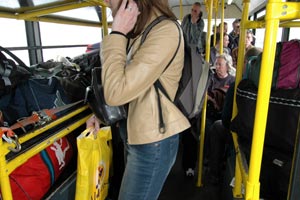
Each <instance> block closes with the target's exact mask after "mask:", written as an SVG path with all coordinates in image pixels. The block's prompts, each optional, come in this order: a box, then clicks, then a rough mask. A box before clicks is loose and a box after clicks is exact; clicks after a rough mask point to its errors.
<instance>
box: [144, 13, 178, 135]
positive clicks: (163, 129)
mask: <svg viewBox="0 0 300 200" xmlns="http://www.w3.org/2000/svg"><path fill="white" fill-rule="evenodd" d="M165 19H168V18H167V17H166V16H164V15H162V16H159V17H158V18H156V19H155V20H153V21H152V22H151V23H150V24H149V25H148V26H147V27H146V29H145V31H144V32H143V34H142V38H141V43H140V46H141V45H142V44H143V43H144V41H145V40H146V37H147V35H148V33H149V32H150V31H151V29H152V28H153V27H154V26H155V25H156V24H158V23H160V22H161V21H163V20H165ZM174 23H175V24H176V26H177V28H178V31H179V42H178V45H177V48H176V51H175V53H174V55H173V56H172V58H171V60H170V61H169V63H168V64H167V66H166V67H165V69H164V71H163V72H165V71H166V69H167V68H168V67H169V66H170V64H171V63H172V62H173V60H174V58H175V56H176V55H177V52H178V50H179V47H180V44H181V31H180V25H179V24H178V23H177V22H176V21H174ZM154 88H155V91H156V94H157V103H158V114H159V132H160V133H165V132H166V126H165V123H164V120H163V114H162V107H161V101H160V96H159V90H160V91H162V93H163V94H164V95H165V96H166V97H167V98H168V99H169V100H170V101H172V100H171V98H170V97H169V95H168V93H167V91H166V90H165V88H164V87H163V86H162V84H161V83H160V81H159V79H158V80H156V81H155V83H154Z"/></svg>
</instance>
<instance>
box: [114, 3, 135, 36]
mask: <svg viewBox="0 0 300 200" xmlns="http://www.w3.org/2000/svg"><path fill="white" fill-rule="evenodd" d="M126 3H127V0H123V1H122V4H121V6H120V8H119V10H118V12H117V14H116V16H115V17H114V21H113V24H112V31H118V32H121V33H123V34H125V35H127V33H129V32H130V31H131V30H132V29H133V28H134V26H135V23H136V20H137V17H138V15H139V14H140V12H139V9H138V7H137V4H136V2H135V1H134V0H128V5H127V8H126Z"/></svg>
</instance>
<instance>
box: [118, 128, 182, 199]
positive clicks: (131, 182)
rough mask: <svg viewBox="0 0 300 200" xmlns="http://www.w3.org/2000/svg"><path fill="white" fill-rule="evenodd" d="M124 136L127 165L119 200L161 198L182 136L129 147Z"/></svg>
mask: <svg viewBox="0 0 300 200" xmlns="http://www.w3.org/2000/svg"><path fill="white" fill-rule="evenodd" d="M123 134H124V133H123ZM121 137H122V139H123V141H124V150H125V151H126V154H125V155H126V166H125V172H124V175H123V179H122V184H121V188H120V193H119V200H156V199H158V197H159V194H160V192H161V190H162V187H163V185H164V182H165V180H166V178H167V176H168V174H169V172H170V170H171V168H172V166H173V165H174V163H175V160H176V155H177V151H178V144H179V135H178V134H176V135H174V136H172V137H169V138H167V139H165V140H162V141H159V142H154V143H150V144H143V145H129V144H128V143H127V139H126V137H124V135H122V136H121Z"/></svg>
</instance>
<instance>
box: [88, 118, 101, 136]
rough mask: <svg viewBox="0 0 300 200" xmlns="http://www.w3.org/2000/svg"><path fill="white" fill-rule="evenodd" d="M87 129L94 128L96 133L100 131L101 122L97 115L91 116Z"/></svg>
mask: <svg viewBox="0 0 300 200" xmlns="http://www.w3.org/2000/svg"><path fill="white" fill-rule="evenodd" d="M86 128H92V129H93V130H94V131H93V132H94V133H97V132H98V131H99V129H100V122H99V120H98V119H97V117H96V116H95V115H93V116H91V117H90V118H89V119H88V120H87V121H86Z"/></svg>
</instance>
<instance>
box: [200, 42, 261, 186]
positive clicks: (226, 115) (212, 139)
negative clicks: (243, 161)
mask: <svg viewBox="0 0 300 200" xmlns="http://www.w3.org/2000/svg"><path fill="white" fill-rule="evenodd" d="M261 52H262V49H261V48H258V47H252V48H251V49H249V50H248V51H247V52H246V54H245V62H244V63H245V65H244V68H243V74H245V69H246V63H247V62H248V59H249V58H250V57H252V56H257V55H259V54H260V53H261ZM234 84H235V82H233V83H231V85H230V87H229V88H228V91H227V93H226V97H225V103H224V107H223V110H222V116H221V120H217V121H215V122H214V123H213V125H212V126H211V127H210V128H209V130H208V132H207V134H206V136H207V138H208V141H209V145H208V146H209V147H211V148H210V149H209V152H210V154H209V162H208V167H209V179H208V180H209V182H210V183H212V184H218V183H219V181H220V175H221V171H222V166H223V163H224V161H225V160H226V152H228V149H226V147H228V146H229V147H233V144H232V143H233V142H232V137H231V134H230V129H229V128H230V123H231V115H232V107H233V97H234ZM212 147H213V148H212Z"/></svg>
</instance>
